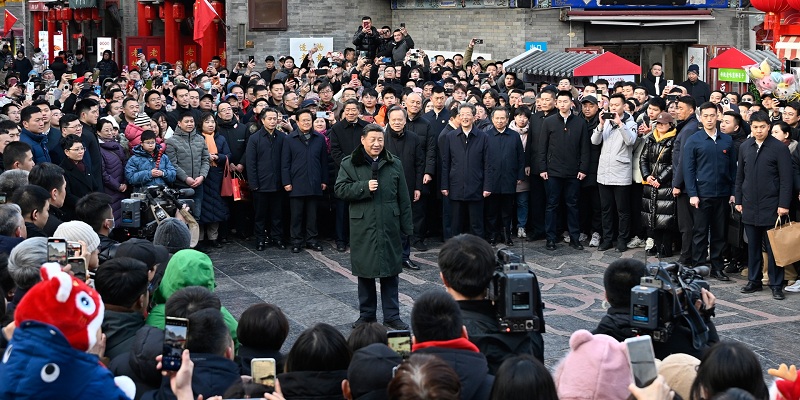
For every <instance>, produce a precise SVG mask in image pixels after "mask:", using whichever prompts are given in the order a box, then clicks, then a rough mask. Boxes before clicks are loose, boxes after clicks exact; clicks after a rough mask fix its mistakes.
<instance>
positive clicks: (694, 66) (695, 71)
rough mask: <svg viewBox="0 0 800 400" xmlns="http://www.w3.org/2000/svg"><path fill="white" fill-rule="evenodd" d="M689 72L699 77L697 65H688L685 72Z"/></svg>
mask: <svg viewBox="0 0 800 400" xmlns="http://www.w3.org/2000/svg"><path fill="white" fill-rule="evenodd" d="M689 72H694V73H695V74H698V75H699V74H700V66H698V65H697V64H692V65H690V66H689V70H688V71H686V73H687V74H688V73H689Z"/></svg>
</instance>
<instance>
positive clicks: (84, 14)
mask: <svg viewBox="0 0 800 400" xmlns="http://www.w3.org/2000/svg"><path fill="white" fill-rule="evenodd" d="M47 19H48V20H50V21H61V22H69V21H72V20H73V19H74V21H75V22H77V23H81V22H88V21H93V22H96V23H98V24H99V23H100V21H102V19H101V17H100V9H99V8H97V7H91V8H76V9H74V10H73V9H72V8H68V7H64V8H60V9H57V8H51V9H50V10H48V11H47Z"/></svg>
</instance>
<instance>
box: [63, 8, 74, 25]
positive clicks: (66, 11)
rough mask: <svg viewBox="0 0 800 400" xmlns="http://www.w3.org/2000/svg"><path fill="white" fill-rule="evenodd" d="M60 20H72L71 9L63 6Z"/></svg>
mask: <svg viewBox="0 0 800 400" xmlns="http://www.w3.org/2000/svg"><path fill="white" fill-rule="evenodd" d="M61 20H62V21H64V22H69V21H72V9H71V8H69V7H64V8H62V9H61Z"/></svg>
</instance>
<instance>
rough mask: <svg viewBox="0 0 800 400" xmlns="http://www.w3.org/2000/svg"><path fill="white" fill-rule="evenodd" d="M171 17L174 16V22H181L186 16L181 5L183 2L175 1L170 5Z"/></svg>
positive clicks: (184, 9)
mask: <svg viewBox="0 0 800 400" xmlns="http://www.w3.org/2000/svg"><path fill="white" fill-rule="evenodd" d="M172 17H173V18H175V22H181V21H183V19H184V18H186V8H185V7H184V6H183V3H175V4H173V5H172Z"/></svg>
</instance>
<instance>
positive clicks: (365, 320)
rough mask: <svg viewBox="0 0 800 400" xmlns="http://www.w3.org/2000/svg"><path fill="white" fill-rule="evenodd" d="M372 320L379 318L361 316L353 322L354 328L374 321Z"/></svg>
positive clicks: (375, 320)
mask: <svg viewBox="0 0 800 400" xmlns="http://www.w3.org/2000/svg"><path fill="white" fill-rule="evenodd" d="M372 322H378V320H377V319H374V318H361V317H359V318H358V319H357V320H356V322H353V328H355V327H357V326H359V325H364V324H369V323H372Z"/></svg>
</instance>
